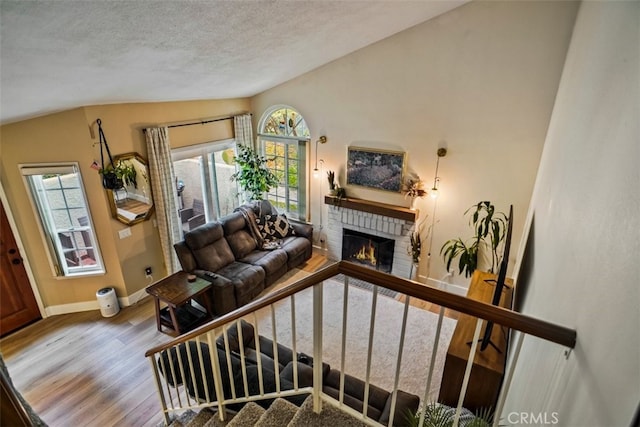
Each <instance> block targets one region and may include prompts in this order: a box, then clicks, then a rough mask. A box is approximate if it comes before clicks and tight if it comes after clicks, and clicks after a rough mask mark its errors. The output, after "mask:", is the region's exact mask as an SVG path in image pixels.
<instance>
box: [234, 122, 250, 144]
mask: <svg viewBox="0 0 640 427" xmlns="http://www.w3.org/2000/svg"><path fill="white" fill-rule="evenodd" d="M233 128H234V132H235V139H236V143H237V144H238V145H246V146H248V147H252V148H253V127H252V126H251V114H242V115H240V116H234V117H233Z"/></svg>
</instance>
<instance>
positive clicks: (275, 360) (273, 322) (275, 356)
mask: <svg viewBox="0 0 640 427" xmlns="http://www.w3.org/2000/svg"><path fill="white" fill-rule="evenodd" d="M269 307H271V326H272V329H273V367H274V369H275V370H276V372H275V380H276V392H277V393H280V364H279V362H278V334H277V332H276V310H275V308H273V304H271V305H270V306H269Z"/></svg>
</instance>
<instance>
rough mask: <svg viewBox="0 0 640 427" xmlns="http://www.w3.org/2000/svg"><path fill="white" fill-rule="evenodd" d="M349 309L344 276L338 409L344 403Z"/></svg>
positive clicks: (347, 281)
mask: <svg viewBox="0 0 640 427" xmlns="http://www.w3.org/2000/svg"><path fill="white" fill-rule="evenodd" d="M348 307H349V276H344V296H343V297H342V347H341V348H342V350H341V354H340V393H339V395H338V400H339V401H340V407H342V404H343V402H344V371H345V367H346V366H345V365H346V364H345V355H346V353H347V313H348Z"/></svg>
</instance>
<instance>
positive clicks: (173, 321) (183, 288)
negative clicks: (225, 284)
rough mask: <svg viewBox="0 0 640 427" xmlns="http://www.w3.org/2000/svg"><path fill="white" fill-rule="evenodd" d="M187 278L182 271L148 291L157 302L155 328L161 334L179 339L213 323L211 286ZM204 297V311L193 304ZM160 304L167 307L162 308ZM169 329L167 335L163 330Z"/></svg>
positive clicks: (159, 282)
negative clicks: (203, 325) (201, 326)
mask: <svg viewBox="0 0 640 427" xmlns="http://www.w3.org/2000/svg"><path fill="white" fill-rule="evenodd" d="M187 276H188V274H187V273H186V272H184V271H179V272H177V273H174V274H172V275H171V276H169V277H166V278H164V279H162V280H160V281H158V282H156V283H154V284H152V285H149V286H147V288H146V291H147V293H148V294H149V295H151V296H153V298H154V299H155V306H156V324H157V326H158V330H159V331H160V332H164V333H167V334H169V335H173V336H177V335H180V334H183V333H185V332H188V331H190V330H191V329H193V328H195V327H197V326H200V325H201V324H203V323H205V322H207V321H208V320H211V319H213V314H212V313H213V311H212V310H211V299H210V296H209V292H207V291H208V290H209V289H210V288H211V283H210V282H209V281H207V280H205V279H202V278H200V277H197V278H196V280H195V281H193V282H189V281H188V280H187ZM199 295H202V296H203V298H204V301H205V307H204V309H205V311H202V310H200V309H199V308H197V307H195V306H194V305H192V304H191V300H192V299H193V298H195V297H197V296H199ZM160 302H163V303H165V304H166V305H167V306H166V307H164V308H160ZM163 326H164V327H165V328H166V331H165V330H163V329H162V327H163Z"/></svg>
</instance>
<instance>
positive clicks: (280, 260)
mask: <svg viewBox="0 0 640 427" xmlns="http://www.w3.org/2000/svg"><path fill="white" fill-rule="evenodd" d="M241 208H242V209H240V210H238V211H236V212H233V213H231V214H229V215H227V216H224V217H222V218H220V219H219V220H218V221H214V222H209V223H206V224H204V225H201V226H199V227H197V228H195V229H193V230H191V231H190V232H188V233H186V234H185V236H184V240H183V241H181V242H179V243H176V244H175V245H174V248H175V251H176V254H177V256H178V260H179V261H180V264H181V265H182V269H183V270H184V271H187V272H190V273H194V274H196V275H198V276H200V277H203V278H205V279H207V280H209V281H210V282H211V283H212V284H213V286H212V295H210V297H211V298H210V299H211V302H212V305H213V312H214V314H215V315H217V316H221V315H223V314H225V313H228V312H230V311H232V310H234V309H236V308H238V307H241V306H243V305H245V304H247V303H249V302H250V301H251V300H253V299H254V298H255V297H257V296H258V294H260V292H262V291H263V290H264V289H265V288H266V287H268V286H270V285H271V284H273V283H274V282H275V281H276V280H277V279H278V278H280V277H281V276H282V275H283V274H285V273H286V272H287V271H289V270H290V269H292V268H294V267H297V266H299V265H300V264H302V263H304V262H305V261H306V260H308V259H309V258H311V251H312V236H313V228H312V227H311V225H309V224H303V223H297V222H294V221H288V220H287V221H286V222H288V225H289V227H290V228H289V229H288V232H287V233H286V235H283V236H281V237H280V238H277V239H276V240H274V241H272V242H271V243H272V246H271V247H270V249H269V250H265V249H262V243H263V242H262V241H261V236H259V235H256V234H257V233H258V231H256V230H257V228H256V226H255V224H250V223H249V221H255V220H257V221H258V222H260V220H261V219H262V220H263V221H264V218H269V217H275V216H276V215H277V212H275V209H273V207H272V206H271V205H270V204H268V203H265V202H255V203H251V204H247V205H244V206H242V207H241Z"/></svg>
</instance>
